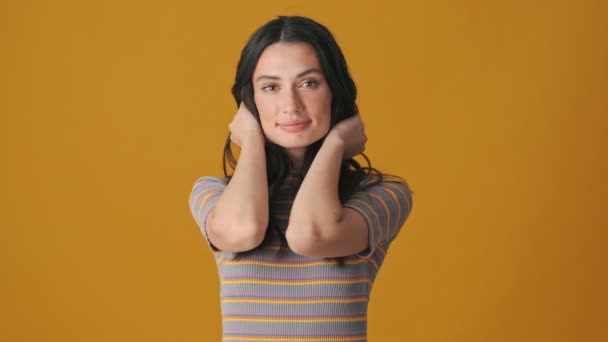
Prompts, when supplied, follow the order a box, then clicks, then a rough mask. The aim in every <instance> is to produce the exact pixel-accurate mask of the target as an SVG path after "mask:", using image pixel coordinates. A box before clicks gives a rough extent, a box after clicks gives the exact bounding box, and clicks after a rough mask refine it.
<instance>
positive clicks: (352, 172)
mask: <svg viewBox="0 0 608 342" xmlns="http://www.w3.org/2000/svg"><path fill="white" fill-rule="evenodd" d="M277 42H290V43H294V42H303V43H307V44H309V45H310V46H312V47H313V48H314V50H315V52H316V55H317V58H318V60H319V63H320V65H321V69H322V72H323V75H324V76H325V79H326V80H327V83H328V85H329V88H330V91H331V94H332V101H331V120H330V127H332V128H333V127H334V126H335V125H336V124H337V123H338V122H340V121H342V120H344V119H347V118H349V117H351V116H353V115H355V114H356V113H358V109H357V104H356V98H357V88H356V86H355V82H354V81H353V80H352V78H351V76H350V74H349V72H348V67H347V64H346V60H345V59H344V55H343V54H342V51H341V50H340V47H339V46H338V44H337V42H336V40H335V39H334V37H333V36H332V34H331V33H330V31H329V30H328V29H327V28H326V27H325V26H323V25H321V24H319V23H317V22H316V21H314V20H312V19H309V18H305V17H299V16H279V17H278V18H276V19H273V20H271V21H269V22H267V23H266V24H264V25H263V26H262V27H260V28H258V29H257V30H256V31H255V32H254V33H253V35H252V36H251V37H250V38H249V40H248V41H247V43H246V44H245V47H244V48H243V50H242V52H241V57H240V60H239V62H238V65H237V69H236V78H235V81H234V85H233V86H232V95H233V96H234V100H235V101H236V105H237V107H238V106H239V105H240V103H241V102H243V103H244V104H245V106H246V107H247V109H248V110H249V111H250V112H251V113H252V114H253V116H254V117H255V119H256V120H257V121H258V124H260V125H261V122H260V115H259V112H258V109H257V106H256V104H255V101H254V97H253V81H252V77H253V73H254V71H255V68H256V65H257V62H258V60H259V58H260V56H261V55H262V52H263V51H264V49H266V48H267V47H268V46H269V45H271V44H274V43H277ZM330 130H331V129H330ZM324 140H325V138H322V139H320V140H319V141H317V142H315V143H313V144H311V145H310V146H308V148H307V150H306V152H305V156H304V160H303V163H302V167H301V169H300V170H290V160H289V157H288V155H287V153H286V151H285V149H284V148H283V147H281V146H278V145H276V144H274V143H273V142H271V141H269V140H268V139H267V138H265V144H264V149H265V152H266V170H267V178H268V197H269V200H270V201H272V199H274V198H275V196H276V195H277V194H278V190H279V189H280V187H281V185H282V184H283V183H284V182H285V179H286V177H287V176H288V175H289V173H290V172H294V173H295V174H296V175H297V176H300V177H303V176H305V175H306V173H307V171H308V169H309V168H310V165H311V164H312V162H313V160H314V158H315V156H316V155H317V152H318V151H319V149H320V148H321V145H322V144H323V141H324ZM361 155H362V157H363V158H364V159H365V161H366V163H367V166H366V167H362V166H361V165H360V164H359V163H358V162H357V161H356V160H354V159H353V158H350V159H346V160H343V161H342V165H341V167H340V178H339V179H340V180H339V184H338V193H339V198H340V202H341V203H344V202H345V201H346V200H347V199H348V198H349V197H350V196H351V195H352V194H353V193H355V192H356V191H359V190H362V189H364V188H367V187H369V186H372V185H374V184H377V183H379V182H381V181H382V173H381V172H379V171H378V170H376V169H374V168H373V167H372V166H371V163H370V161H369V159H368V158H367V156H366V155H365V154H363V153H362V154H361ZM236 164H237V161H236V159H235V157H234V154H233V152H232V148H231V141H230V134H229V135H228V138H227V139H226V143H225V145H224V153H223V170H224V176H225V177H226V178H227V179H228V181H230V178H231V177H232V174H229V172H228V166H229V167H230V168H231V169H232V170H233V171H234V169H235V168H236ZM370 176H371V178H370V179H371V181H369V182H365V185H363V181H364V180H365V179H367V178H368V177H370ZM276 221H277V220H276V219H275V217H274V213H273V212H272V208H271V209H270V213H269V223H268V227H267V230H266V236H265V239H264V242H263V243H262V245H263V244H264V243H267V242H268V241H269V240H270V239H271V237H272V232H273V231H274V232H276V233H278V235H279V236H280V237H281V241H282V247H285V246H286V239H285V236H284V235H283V233H282V232H281V230H280V229H279V227H278V225H277V223H276ZM282 250H283V248H282ZM249 252H250V251H249ZM244 253H248V252H243V253H240V254H244Z"/></svg>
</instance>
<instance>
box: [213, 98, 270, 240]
mask: <svg viewBox="0 0 608 342" xmlns="http://www.w3.org/2000/svg"><path fill="white" fill-rule="evenodd" d="M229 129H230V131H231V135H230V139H231V140H232V141H233V142H235V143H236V144H237V145H238V146H240V148H241V151H240V155H239V159H238V163H237V166H236V168H235V170H234V174H233V175H232V178H231V179H230V182H229V183H228V185H227V186H226V188H225V189H224V191H223V193H222V194H221V195H220V196H219V198H218V200H217V202H216V204H215V206H214V207H213V209H211V211H210V212H209V215H208V217H207V219H206V223H205V225H206V230H207V238H208V239H209V242H211V243H212V244H213V245H214V246H215V247H217V248H218V249H220V250H223V251H227V252H243V251H248V250H251V249H253V248H255V247H257V246H258V245H259V244H260V243H262V241H263V240H264V236H265V234H266V227H267V226H268V180H267V176H266V154H265V152H264V135H263V133H262V129H261V127H260V125H259V124H258V122H257V121H256V120H255V118H254V117H253V114H251V112H249V110H247V108H246V107H245V106H244V105H242V104H241V106H240V107H239V110H238V112H237V114H236V115H235V117H234V119H233V120H232V122H231V123H230V125H229Z"/></svg>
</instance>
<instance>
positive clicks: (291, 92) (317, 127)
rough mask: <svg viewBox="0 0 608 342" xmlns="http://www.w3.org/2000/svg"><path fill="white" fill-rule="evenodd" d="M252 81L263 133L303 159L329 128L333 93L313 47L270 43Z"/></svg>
mask: <svg viewBox="0 0 608 342" xmlns="http://www.w3.org/2000/svg"><path fill="white" fill-rule="evenodd" d="M252 81H253V88H254V92H253V94H254V100H255V104H256V106H257V108H258V112H259V114H260V121H261V123H262V129H263V130H264V134H265V135H266V137H267V138H268V139H269V140H270V141H272V142H273V143H275V144H277V145H279V146H282V147H283V148H285V149H286V150H287V152H288V154H289V155H290V156H291V157H292V159H293V158H296V159H301V158H302V157H303V156H304V152H305V151H306V147H308V146H309V145H311V144H312V143H314V142H316V141H318V140H319V139H321V138H323V137H324V136H325V134H327V132H328V131H329V128H330V119H331V99H332V95H331V91H330V89H329V86H328V84H327V82H326V81H325V78H324V77H323V71H322V70H321V66H320V64H319V60H318V58H317V55H316V53H315V50H314V48H313V47H312V46H310V45H309V44H307V43H300V42H298V43H285V42H279V43H275V44H272V45H269V46H268V47H267V48H266V49H265V50H264V52H262V55H261V56H260V59H259V60H258V63H257V65H256V68H255V71H254V73H253V80H252Z"/></svg>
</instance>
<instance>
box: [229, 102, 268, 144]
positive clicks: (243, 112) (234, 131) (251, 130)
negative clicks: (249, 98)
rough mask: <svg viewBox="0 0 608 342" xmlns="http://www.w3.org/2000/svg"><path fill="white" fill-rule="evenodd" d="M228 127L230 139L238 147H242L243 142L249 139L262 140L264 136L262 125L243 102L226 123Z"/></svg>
mask: <svg viewBox="0 0 608 342" xmlns="http://www.w3.org/2000/svg"><path fill="white" fill-rule="evenodd" d="M228 129H229V130H230V140H232V141H233V142H234V143H235V144H237V145H238V146H239V147H240V148H243V143H244V142H246V141H249V140H250V139H262V140H263V138H264V133H263V132H262V127H260V124H258V122H257V121H256V120H255V118H254V117H253V114H252V113H251V112H250V111H249V109H247V106H245V104H244V103H243V102H241V104H240V105H239V110H238V111H237V112H236V115H235V116H234V118H233V119H232V122H230V124H229V125H228Z"/></svg>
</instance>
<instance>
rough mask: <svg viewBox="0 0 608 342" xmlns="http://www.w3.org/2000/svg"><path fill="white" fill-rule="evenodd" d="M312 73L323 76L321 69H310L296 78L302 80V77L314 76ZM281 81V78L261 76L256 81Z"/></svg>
mask: <svg viewBox="0 0 608 342" xmlns="http://www.w3.org/2000/svg"><path fill="white" fill-rule="evenodd" d="M312 73H319V74H321V69H319V68H310V69H307V70H304V71H302V72H301V73H299V74H297V75H296V78H300V77H303V76H306V75H308V74H312ZM280 79H281V78H280V77H279V76H271V75H261V76H260V77H258V78H257V79H256V80H255V81H256V82H259V81H260V80H280Z"/></svg>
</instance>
